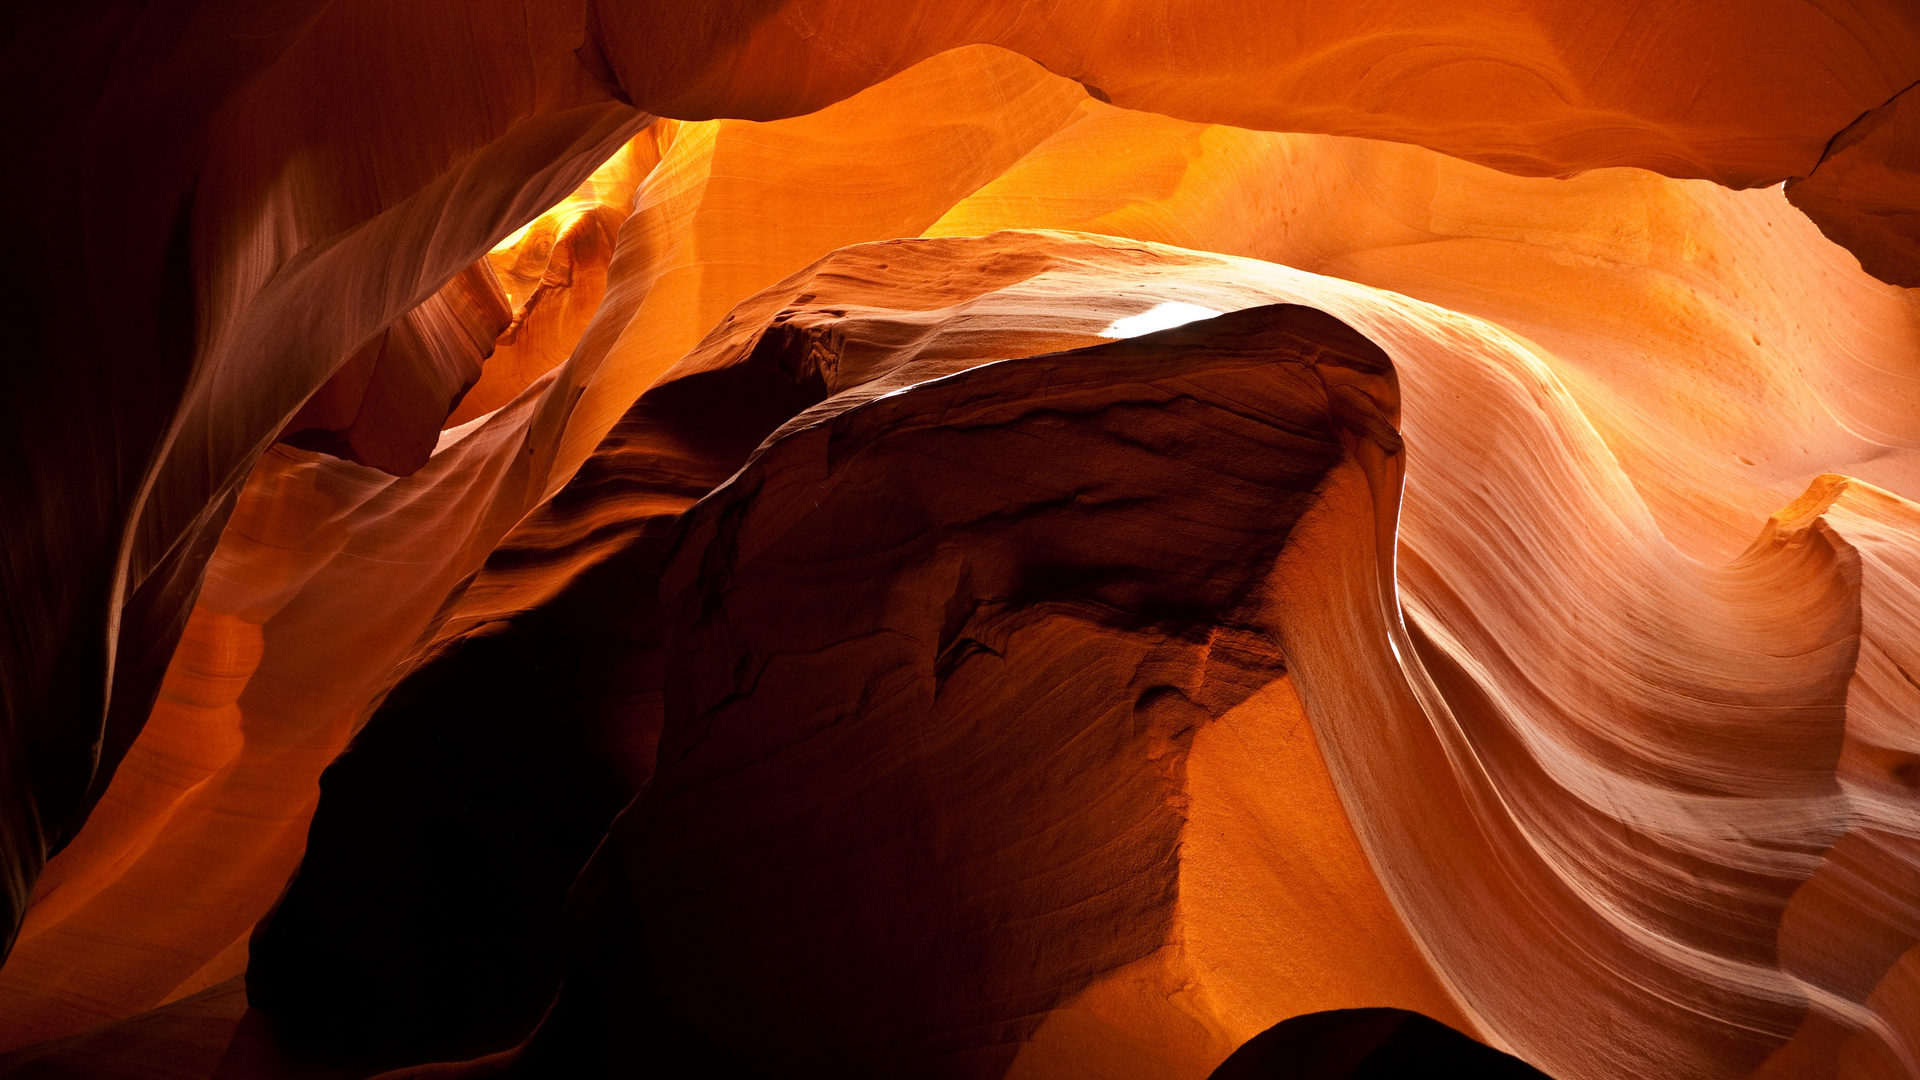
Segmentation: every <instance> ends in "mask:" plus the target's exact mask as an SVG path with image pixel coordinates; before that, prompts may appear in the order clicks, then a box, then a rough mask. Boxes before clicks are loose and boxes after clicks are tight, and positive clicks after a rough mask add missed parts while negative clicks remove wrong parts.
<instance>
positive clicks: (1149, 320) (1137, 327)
mask: <svg viewBox="0 0 1920 1080" xmlns="http://www.w3.org/2000/svg"><path fill="white" fill-rule="evenodd" d="M1218 314H1220V313H1219V312H1218V311H1215V310H1213V309H1212V308H1203V307H1201V306H1200V305H1199V304H1187V303H1182V302H1181V301H1179V300H1168V301H1166V302H1165V303H1163V304H1158V305H1156V306H1154V307H1151V308H1148V309H1147V310H1145V311H1143V312H1141V313H1140V314H1138V315H1129V316H1127V317H1126V318H1124V319H1115V320H1114V321H1113V325H1112V326H1109V327H1107V328H1106V329H1105V330H1102V331H1100V336H1101V337H1110V338H1130V337H1139V336H1140V335H1141V334H1151V333H1153V332H1154V331H1155V330H1169V329H1172V328H1173V327H1176V326H1185V325H1186V324H1187V323H1190V322H1198V321H1199V320H1201V319H1211V318H1213V317H1214V316H1215V315H1218Z"/></svg>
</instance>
